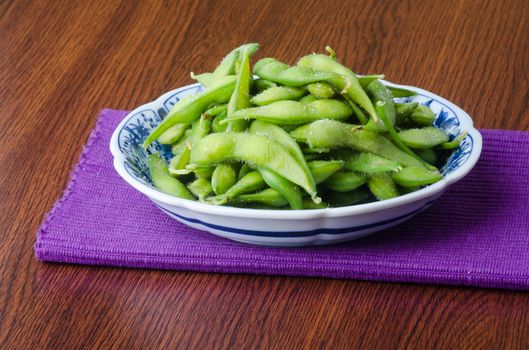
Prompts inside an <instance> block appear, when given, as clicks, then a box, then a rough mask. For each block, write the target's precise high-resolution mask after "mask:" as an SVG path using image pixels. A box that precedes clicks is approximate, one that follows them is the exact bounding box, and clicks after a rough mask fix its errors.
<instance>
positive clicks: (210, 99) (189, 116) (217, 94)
mask: <svg viewBox="0 0 529 350" xmlns="http://www.w3.org/2000/svg"><path fill="white" fill-rule="evenodd" d="M236 79H237V78H236V77H234V76H228V77H224V78H222V81H220V82H219V84H218V85H215V87H214V88H211V89H209V90H207V91H205V92H202V93H198V94H196V95H194V96H192V97H190V98H187V99H182V100H180V101H178V102H177V103H176V104H175V105H174V106H173V108H172V109H171V110H170V111H169V114H168V115H167V116H166V117H165V119H164V120H163V121H162V122H161V123H160V124H159V125H158V126H157V127H156V129H154V130H153V131H152V132H151V133H150V134H149V136H147V138H146V139H145V142H144V143H143V147H144V148H147V147H148V146H149V145H150V144H151V143H152V142H153V141H154V140H156V139H158V137H160V135H161V134H163V133H164V132H165V131H166V130H168V129H169V128H170V127H171V126H173V125H175V124H177V123H183V124H186V123H192V122H193V121H195V120H196V119H198V118H199V117H200V114H201V113H202V112H204V111H205V110H206V108H207V107H208V106H210V105H211V104H222V103H226V102H228V101H229V99H230V97H231V94H232V93H233V90H234V89H235V83H236Z"/></svg>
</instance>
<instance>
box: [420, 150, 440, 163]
mask: <svg viewBox="0 0 529 350" xmlns="http://www.w3.org/2000/svg"><path fill="white" fill-rule="evenodd" d="M415 153H416V154H417V155H418V156H419V157H421V159H422V160H424V161H425V162H426V163H428V164H431V165H435V164H436V163H437V160H438V157H437V153H435V151H434V150H433V148H423V149H415Z"/></svg>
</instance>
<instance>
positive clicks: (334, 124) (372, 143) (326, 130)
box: [306, 120, 424, 167]
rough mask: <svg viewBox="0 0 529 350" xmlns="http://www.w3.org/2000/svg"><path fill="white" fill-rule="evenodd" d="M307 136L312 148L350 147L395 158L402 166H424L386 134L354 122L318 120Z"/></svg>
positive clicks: (391, 158)
mask: <svg viewBox="0 0 529 350" xmlns="http://www.w3.org/2000/svg"><path fill="white" fill-rule="evenodd" d="M306 138H307V144H308V145H309V146H310V147H312V148H331V149H334V148H343V147H349V148H352V149H354V150H357V151H361V152H370V153H373V154H376V155H378V156H380V157H383V158H386V159H390V160H394V161H396V162H398V163H400V164H401V165H402V166H419V167H424V164H423V163H422V161H419V160H417V159H416V158H414V157H413V156H411V155H409V154H407V153H406V152H404V151H402V150H401V149H399V148H398V147H397V146H396V145H394V144H393V143H392V142H391V141H390V140H388V139H387V138H385V137H384V136H381V135H380V134H378V133H376V132H373V131H368V130H361V129H359V128H358V126H356V125H352V124H347V123H342V122H339V121H335V120H318V121H315V122H313V123H311V124H309V127H308V129H307V131H306Z"/></svg>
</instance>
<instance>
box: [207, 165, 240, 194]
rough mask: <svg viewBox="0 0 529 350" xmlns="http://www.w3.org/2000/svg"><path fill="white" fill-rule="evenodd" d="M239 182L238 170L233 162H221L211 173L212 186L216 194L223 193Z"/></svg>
mask: <svg viewBox="0 0 529 350" xmlns="http://www.w3.org/2000/svg"><path fill="white" fill-rule="evenodd" d="M236 182H237V172H236V171H235V168H234V167H233V165H232V164H219V165H217V167H216V168H215V170H214V171H213V174H212V175H211V187H212V188H213V191H214V192H215V194H217V195H219V194H223V193H225V192H226V191H227V190H228V189H229V188H230V187H232V186H233V185H234V184H235V183H236Z"/></svg>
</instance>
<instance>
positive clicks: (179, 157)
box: [169, 143, 191, 175]
mask: <svg viewBox="0 0 529 350" xmlns="http://www.w3.org/2000/svg"><path fill="white" fill-rule="evenodd" d="M190 155H191V145H190V144H189V143H187V144H185V146H184V147H183V149H182V150H181V151H180V152H179V153H177V154H175V155H174V156H173V158H171V161H170V162H169V172H170V173H171V174H173V175H182V173H181V172H179V170H183V169H185V167H186V165H187V164H189V157H190Z"/></svg>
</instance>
